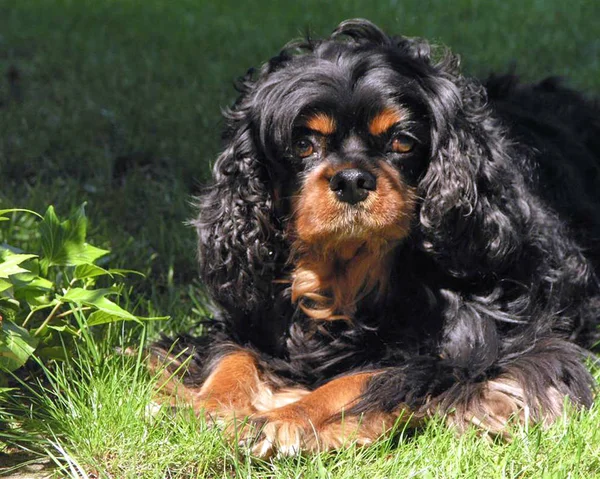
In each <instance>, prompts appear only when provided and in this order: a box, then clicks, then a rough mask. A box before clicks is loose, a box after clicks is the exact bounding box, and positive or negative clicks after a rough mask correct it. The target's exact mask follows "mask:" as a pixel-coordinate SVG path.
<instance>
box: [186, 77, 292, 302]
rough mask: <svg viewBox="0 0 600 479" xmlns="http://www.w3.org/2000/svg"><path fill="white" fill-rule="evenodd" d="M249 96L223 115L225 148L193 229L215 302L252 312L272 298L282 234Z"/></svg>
mask: <svg viewBox="0 0 600 479" xmlns="http://www.w3.org/2000/svg"><path fill="white" fill-rule="evenodd" d="M247 87H248V88H247V90H251V88H252V86H251V84H250V83H248V85H247ZM247 95H248V91H246V92H244V93H242V96H241V97H240V99H238V101H237V102H236V104H235V105H234V107H233V108H232V109H231V110H229V111H227V112H225V117H226V120H227V130H226V133H225V142H226V146H225V149H224V150H223V152H222V153H221V154H220V156H219V157H218V159H217V161H216V162H215V165H214V168H213V180H214V181H213V184H212V186H210V187H209V188H207V189H206V191H205V193H204V194H203V195H201V196H200V197H199V198H198V202H197V205H198V209H199V214H198V217H197V218H196V220H195V221H194V222H193V224H194V225H195V226H196V229H197V231H198V253H199V260H200V276H201V279H202V281H203V282H204V284H205V285H206V286H207V288H208V289H209V292H210V293H211V295H212V297H213V299H215V300H216V301H217V302H218V303H220V304H221V305H223V306H225V307H229V309H237V310H245V311H251V310H254V309H256V307H257V306H258V305H260V304H261V303H263V302H264V301H265V300H267V299H268V298H269V297H270V295H271V289H272V284H273V279H274V275H275V273H276V270H277V265H278V261H279V260H280V256H281V255H280V252H281V249H282V232H281V231H279V230H278V229H277V228H276V226H275V219H274V217H273V192H272V191H271V187H270V181H269V175H268V171H267V167H266V164H265V161H264V158H262V157H261V153H260V151H258V149H257V147H256V145H255V141H254V135H253V131H252V123H251V118H250V116H251V114H250V108H249V106H248V105H247V104H246V103H248V102H247V101H246V97H247Z"/></svg>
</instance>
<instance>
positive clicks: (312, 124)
mask: <svg viewBox="0 0 600 479" xmlns="http://www.w3.org/2000/svg"><path fill="white" fill-rule="evenodd" d="M306 128H308V129H310V130H313V131H316V132H317V133H320V134H321V135H331V134H333V133H335V128H336V124H335V120H334V119H333V118H332V117H331V116H329V115H328V114H326V113H322V112H321V113H315V114H314V115H312V116H311V117H309V118H308V120H307V121H306Z"/></svg>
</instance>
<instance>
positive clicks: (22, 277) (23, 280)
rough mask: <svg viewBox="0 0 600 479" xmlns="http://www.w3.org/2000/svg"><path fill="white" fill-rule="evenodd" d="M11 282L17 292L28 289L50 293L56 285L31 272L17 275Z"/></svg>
mask: <svg viewBox="0 0 600 479" xmlns="http://www.w3.org/2000/svg"><path fill="white" fill-rule="evenodd" d="M10 280H11V282H12V283H13V285H14V287H15V291H19V290H21V289H27V290H35V291H40V292H48V291H52V290H53V289H54V283H53V282H52V281H50V280H48V279H46V278H42V277H40V276H38V275H37V274H34V273H31V272H30V271H27V272H25V273H18V274H15V275H14V276H12V277H11V278H10Z"/></svg>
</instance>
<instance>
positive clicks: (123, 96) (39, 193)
mask: <svg viewBox="0 0 600 479" xmlns="http://www.w3.org/2000/svg"><path fill="white" fill-rule="evenodd" d="M349 17H366V18H369V19H371V20H373V21H375V22H376V23H378V24H379V25H380V26H382V27H384V28H385V29H387V30H388V31H393V32H397V33H402V34H405V35H411V36H424V37H427V38H430V39H432V40H433V41H435V42H437V43H443V44H446V45H448V46H450V47H451V48H452V49H453V50H454V51H455V52H457V53H460V54H461V56H462V58H463V67H464V70H465V71H466V72H467V73H468V74H472V75H486V74H487V73H488V72H490V71H492V70H495V71H498V70H500V71H502V70H506V69H508V68H510V67H511V65H513V64H515V63H516V68H517V71H518V72H519V73H521V74H522V75H523V77H524V78H526V79H530V80H533V79H537V78H541V77H544V76H546V75H550V74H558V75H563V76H566V77H568V78H569V79H570V83H571V84H572V85H574V86H576V87H579V88H582V89H585V90H587V91H589V92H590V93H594V92H595V93H598V92H600V40H599V37H598V33H597V32H598V27H597V25H598V21H600V3H599V2H597V1H592V0H589V1H580V2H567V3H565V2H561V1H558V0H546V1H542V0H535V1H531V2H522V1H520V0H506V1H504V2H489V1H485V0H456V1H454V2H445V1H442V0H404V1H402V2H399V1H394V0H389V1H385V2H383V1H377V2H374V1H369V2H367V1H362V2H360V1H352V0H336V1H332V2H320V1H316V0H312V1H306V2H294V3H292V2H266V1H251V2H234V1H232V0H224V1H220V2H217V1H214V2H211V1H209V0H173V1H166V0H163V1H161V0H145V1H135V0H103V1H101V0H55V1H49V0H18V1H17V0H0V209H1V208H8V207H26V208H31V209H35V210H37V211H44V210H45V209H46V206H47V205H48V204H54V205H55V206H56V208H57V210H58V211H59V213H60V214H62V215H66V214H67V213H68V212H69V211H70V210H71V209H72V208H73V207H74V206H77V205H79V204H81V203H82V202H83V201H86V202H87V213H88V214H89V216H90V225H91V231H89V237H90V241H91V242H92V243H94V244H96V245H98V246H100V247H106V248H108V249H110V250H111V251H112V252H113V254H112V256H111V258H110V264H111V266H113V267H126V268H132V269H137V270H140V271H142V272H144V273H145V274H146V279H144V280H137V281H134V282H132V283H131V286H130V287H131V289H130V293H129V295H128V298H127V301H128V302H129V305H130V306H132V307H133V306H135V307H136V311H137V312H139V314H145V313H148V314H150V315H162V314H169V315H171V316H172V319H171V320H170V321H169V322H168V323H167V324H163V325H162V326H161V327H162V328H163V329H164V330H166V331H174V330H178V329H181V328H184V327H186V325H189V324H193V323H194V322H195V321H196V320H197V319H198V318H199V317H200V316H201V314H202V310H203V303H202V298H201V295H200V294H199V293H198V285H197V283H195V280H196V266H195V252H194V248H195V237H194V232H193V231H192V229H191V228H189V227H187V226H185V221H186V220H187V219H188V218H190V217H191V216H192V215H193V214H194V212H193V210H192V208H191V207H190V204H189V201H190V198H191V196H192V195H193V194H194V193H196V192H197V191H198V185H199V184H200V182H202V181H205V180H206V179H207V178H208V172H209V165H210V163H211V162H212V160H213V159H214V158H215V156H216V154H217V152H218V148H219V141H218V138H219V131H220V126H221V120H220V108H221V107H223V106H226V105H228V104H230V103H231V102H232V101H233V99H234V98H235V92H234V90H233V88H232V83H233V80H234V79H235V78H236V77H238V76H240V75H241V74H243V73H244V72H245V70H246V69H247V68H248V67H250V66H257V65H259V64H260V63H261V62H262V61H265V60H266V59H267V58H269V56H271V55H273V54H275V53H276V52H277V51H278V49H279V48H280V47H281V46H282V45H283V44H285V43H286V42H287V41H288V40H289V39H291V38H294V37H297V36H299V35H301V34H303V33H304V32H305V31H306V30H307V29H310V30H311V31H312V32H313V33H314V34H315V35H325V34H327V33H328V32H330V31H331V30H332V29H333V28H334V27H335V25H336V24H337V23H338V22H339V21H341V20H343V19H345V18H349ZM21 240H22V241H26V240H27V238H21ZM155 333H156V332H155V331H154V332H153V331H151V332H150V334H151V335H152V334H155ZM111 338H112V342H109V343H107V345H98V344H93V343H85V344H82V345H81V346H80V349H81V351H82V355H81V357H80V359H79V361H78V362H76V363H69V364H65V365H64V366H62V367H61V368H57V369H51V370H49V371H48V374H49V375H50V377H49V382H48V383H45V385H44V387H46V388H48V391H46V393H45V394H42V395H40V396H37V397H36V396H35V395H34V394H33V392H29V393H24V394H25V395H26V400H24V404H27V403H28V402H29V401H34V403H33V404H34V405H35V407H33V408H32V409H30V412H29V413H28V415H29V417H30V419H28V420H27V421H25V422H23V424H22V427H23V428H25V429H27V431H29V432H24V431H21V430H19V431H17V433H18V434H17V436H18V437H17V438H16V439H19V438H20V441H19V442H20V443H21V445H22V446H23V447H25V446H27V447H30V448H32V449H35V450H36V451H42V454H45V455H50V456H53V457H55V458H56V460H57V461H59V462H61V461H62V463H63V464H67V465H68V464H69V463H70V464H71V467H72V468H74V469H73V470H76V468H77V465H79V466H80V467H81V468H82V469H83V470H85V471H87V472H88V473H91V472H95V471H96V472H98V473H99V474H100V476H101V477H117V478H121V477H123V478H125V477H136V478H137V477H250V476H252V477H350V476H352V477H457V476H464V477H477V476H479V477H532V478H537V477H567V476H569V475H571V477H593V476H594V474H596V473H595V471H596V470H599V469H600V464H598V462H599V460H600V459H599V458H600V438H599V437H598V434H600V433H599V432H598V429H599V428H598V427H597V426H598V424H599V423H598V418H597V416H598V414H599V409H598V408H595V409H594V410H592V411H591V412H589V413H587V414H585V415H583V416H582V417H581V418H578V419H575V420H573V421H570V422H567V423H565V424H562V423H561V424H557V425H556V426H555V427H554V428H552V429H551V430H550V431H547V432H541V431H530V432H529V433H523V434H518V435H517V438H516V440H515V441H513V443H511V444H508V445H506V444H504V445H500V444H491V445H490V444H488V443H486V442H484V441H481V440H479V439H477V438H475V437H472V436H465V437H461V438H456V437H454V436H453V435H452V434H451V433H450V432H448V431H447V430H445V429H444V428H441V427H440V426H439V425H437V424H432V426H431V427H430V428H428V429H427V430H425V431H423V432H421V433H419V434H417V435H416V436H415V437H413V438H406V439H403V440H401V441H400V442H399V444H397V445H395V446H393V447H392V444H391V443H386V442H384V443H382V444H380V445H378V446H375V447H373V448H369V449H365V450H359V449H354V448H351V449H348V450H345V451H342V452H341V453H340V454H338V455H334V456H330V455H324V456H315V457H312V458H307V459H298V460H296V459H293V460H278V461H274V462H273V463H272V464H271V463H269V464H254V463H250V462H248V461H245V460H243V459H241V458H240V457H239V456H238V455H237V453H236V451H234V450H231V448H229V447H228V446H226V445H225V444H224V443H223V442H222V440H221V438H220V436H219V434H218V433H217V432H215V431H208V432H204V431H203V425H202V424H200V423H199V422H198V421H197V420H195V419H193V418H191V417H190V415H189V414H186V413H185V412H180V413H177V414H176V415H175V417H173V418H172V417H170V416H166V415H163V416H159V417H156V418H154V419H148V418H147V417H146V413H145V410H146V406H147V405H148V403H149V401H150V400H151V397H152V389H151V382H152V381H151V378H149V377H148V376H147V374H146V373H145V372H143V371H141V370H140V368H139V366H136V364H135V361H133V360H132V359H125V358H122V357H119V356H118V355H114V354H112V353H111V351H113V349H111V348H112V347H113V346H114V344H116V343H118V342H119V341H121V340H120V339H119V340H117V339H118V338H120V336H119V335H116V334H112V333H111ZM115 338H117V339H115ZM94 348H106V349H103V350H102V355H103V357H104V359H103V360H102V361H100V360H98V359H97V357H96V356H97V355H95V354H91V353H90V350H93V349H94ZM36 391H38V392H39V389H36ZM22 414H24V411H22ZM25 439H27V440H29V442H24V441H25ZM43 451H46V452H43ZM0 467H1V464H0Z"/></svg>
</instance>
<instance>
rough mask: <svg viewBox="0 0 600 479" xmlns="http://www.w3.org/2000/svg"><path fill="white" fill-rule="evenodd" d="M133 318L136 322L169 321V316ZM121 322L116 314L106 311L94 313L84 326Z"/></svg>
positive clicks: (121, 318)
mask: <svg viewBox="0 0 600 479" xmlns="http://www.w3.org/2000/svg"><path fill="white" fill-rule="evenodd" d="M134 318H135V320H136V322H142V321H166V320H167V319H169V316H155V317H151V318H142V317H139V316H134ZM123 320H124V318H123V317H121V316H118V315H116V314H112V313H109V312H107V311H94V312H93V313H92V314H90V316H89V317H88V320H87V322H86V324H87V325H88V326H97V325H99V324H107V323H114V322H117V321H123Z"/></svg>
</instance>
